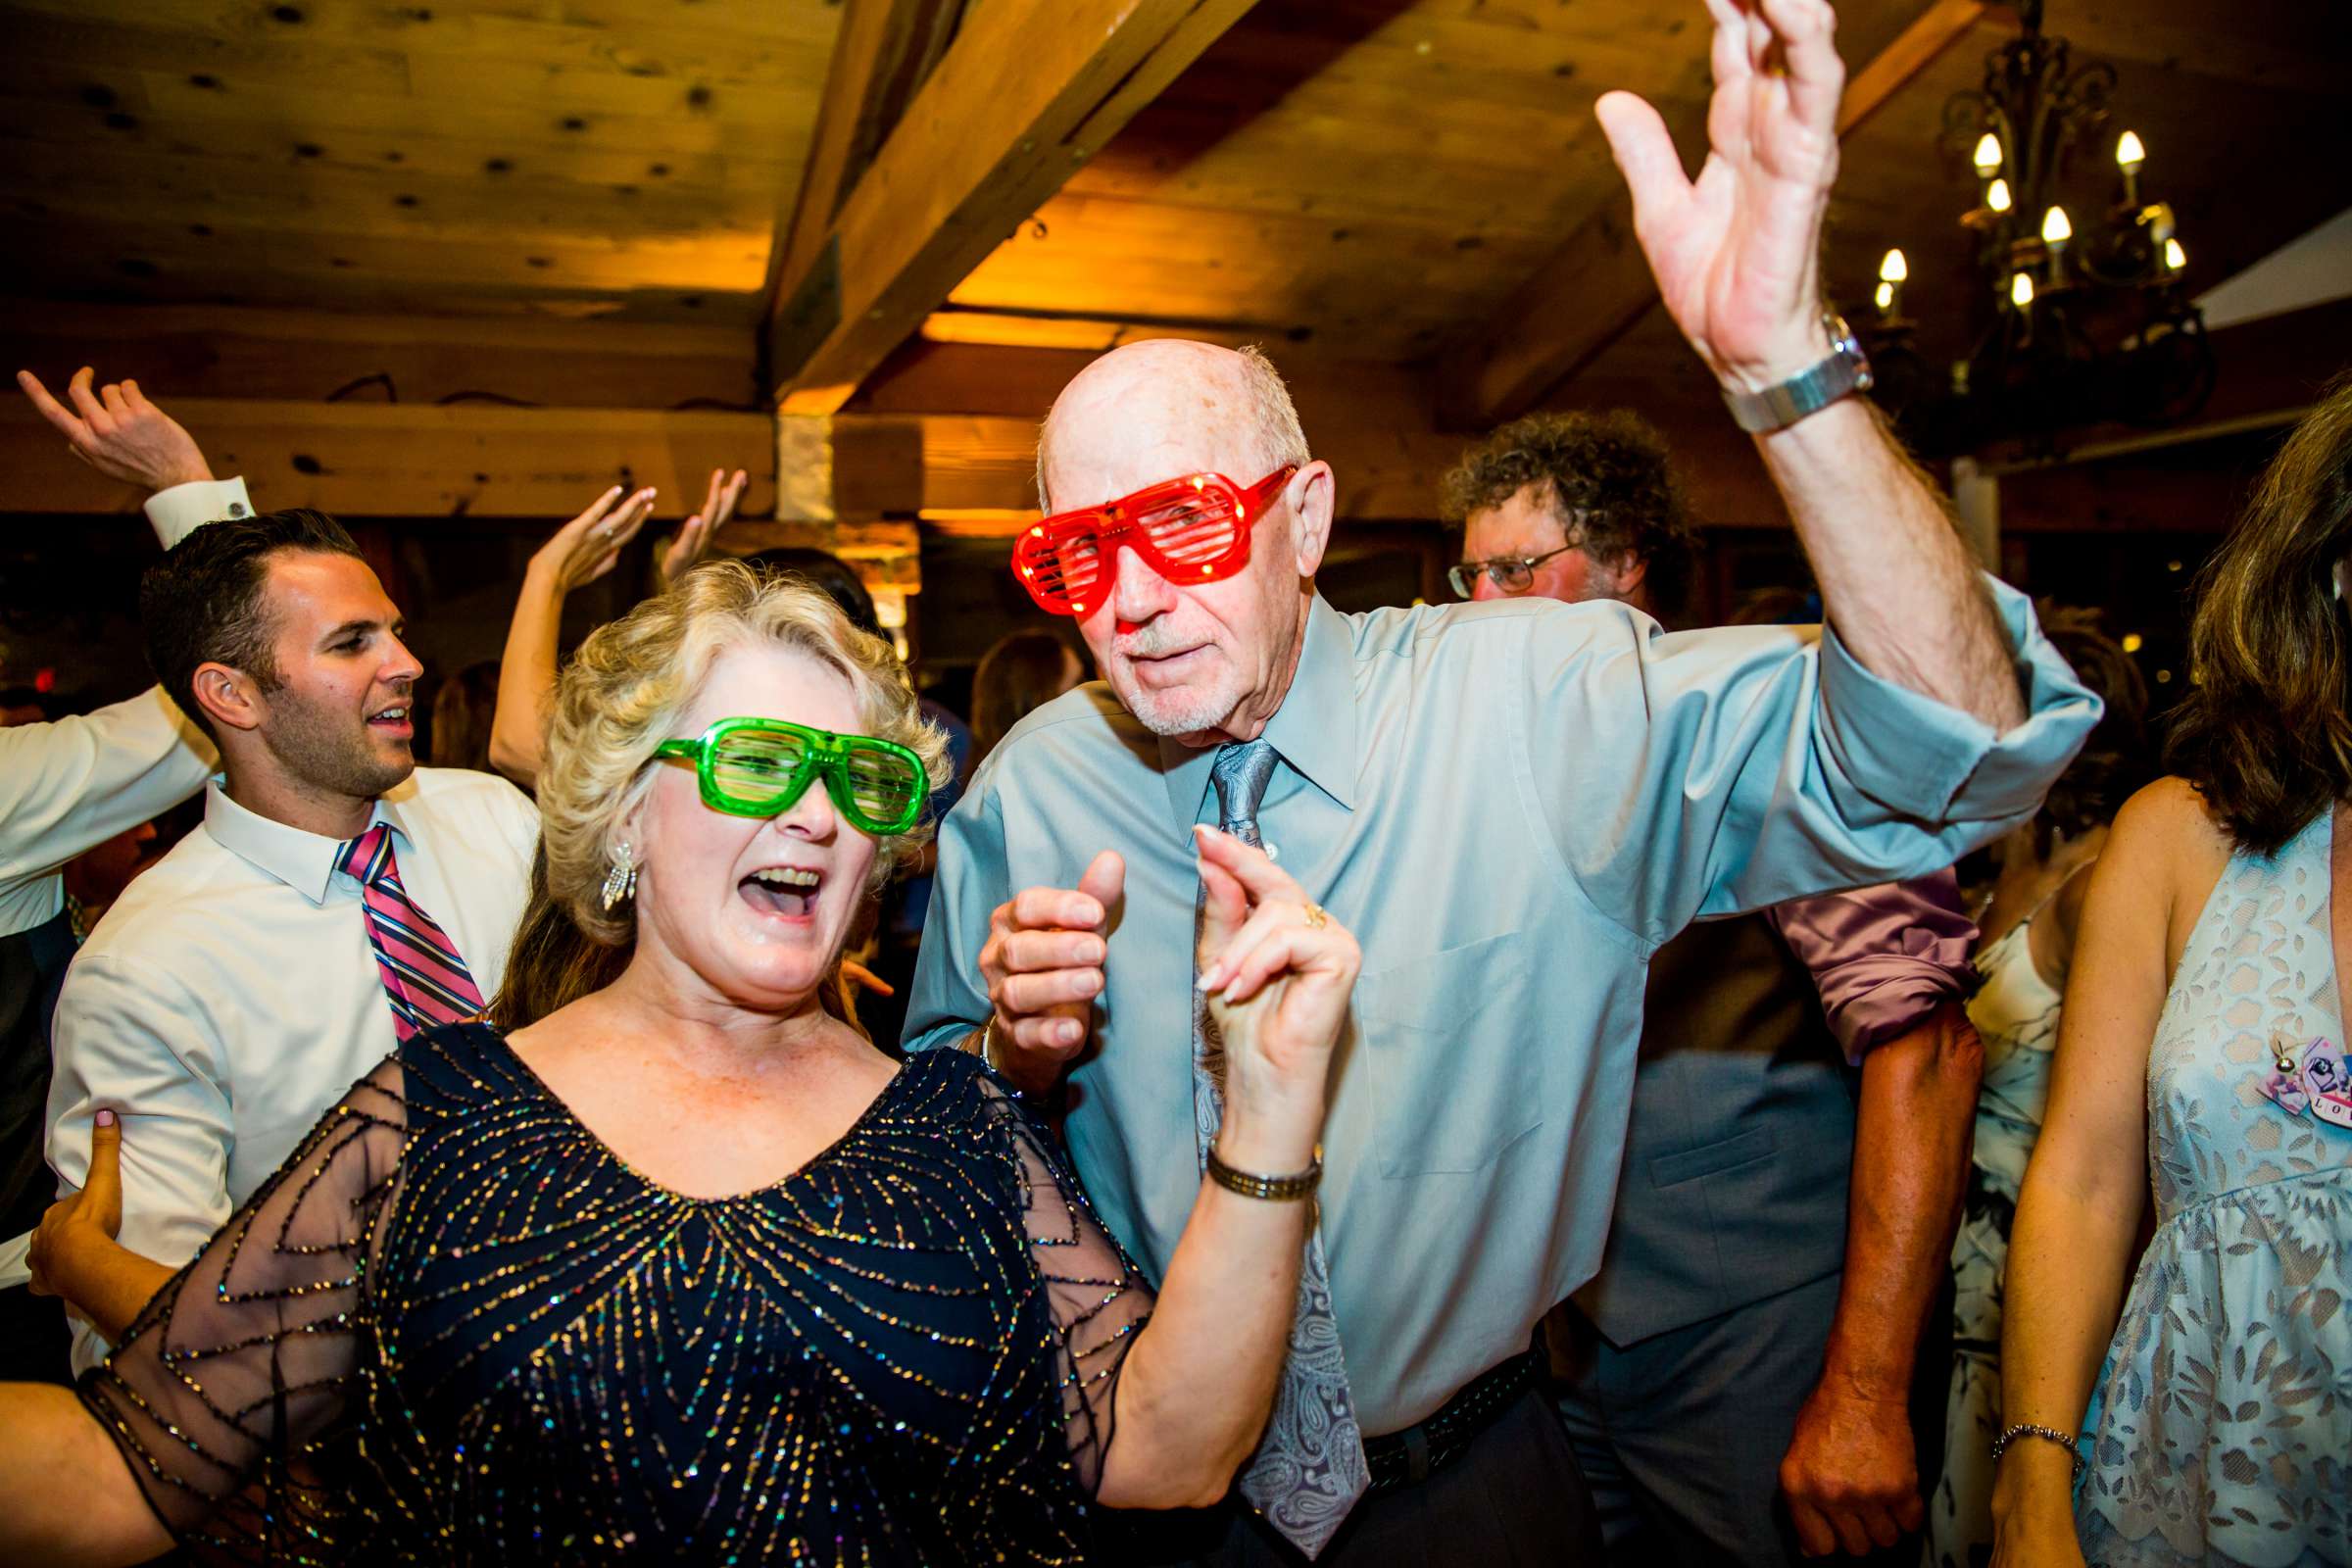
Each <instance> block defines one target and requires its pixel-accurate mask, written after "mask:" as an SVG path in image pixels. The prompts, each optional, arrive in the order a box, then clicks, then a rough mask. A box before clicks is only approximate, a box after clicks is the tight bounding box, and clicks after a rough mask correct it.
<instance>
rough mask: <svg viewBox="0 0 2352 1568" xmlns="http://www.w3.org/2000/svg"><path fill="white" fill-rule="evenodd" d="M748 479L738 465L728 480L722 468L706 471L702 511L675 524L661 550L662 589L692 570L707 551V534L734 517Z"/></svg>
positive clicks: (709, 539)
mask: <svg viewBox="0 0 2352 1568" xmlns="http://www.w3.org/2000/svg"><path fill="white" fill-rule="evenodd" d="M749 482H750V480H749V478H748V476H747V475H746V474H745V473H744V471H743V470H742V469H741V468H737V469H736V470H735V477H733V478H732V479H730V478H728V477H727V470H726V469H724V468H712V469H711V488H710V490H709V491H708V492H707V493H705V495H704V496H703V510H702V511H700V512H698V513H696V514H695V515H693V516H691V517H688V518H687V519H686V520H685V521H684V522H681V523H679V524H678V531H677V533H676V534H675V535H674V536H672V538H671V539H670V541H669V543H668V545H667V546H666V547H665V548H664V549H663V550H662V563H661V573H662V587H663V588H665V589H666V588H667V587H668V586H669V585H670V584H671V583H673V582H676V581H677V580H678V579H679V578H680V577H683V576H684V575H686V573H687V572H689V571H691V570H693V569H694V567H695V565H696V564H698V563H700V562H701V561H702V559H703V557H704V556H706V555H708V554H709V553H710V550H711V536H712V535H713V534H715V533H717V532H718V530H719V529H721V528H724V527H725V526H726V525H727V523H728V522H729V521H730V520H731V519H732V518H733V517H734V515H735V508H736V506H737V505H738V504H739V503H740V502H741V501H742V500H743V488H744V486H745V485H746V484H747V483H749Z"/></svg>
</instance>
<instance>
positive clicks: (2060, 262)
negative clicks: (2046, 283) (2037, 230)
mask: <svg viewBox="0 0 2352 1568" xmlns="http://www.w3.org/2000/svg"><path fill="white" fill-rule="evenodd" d="M2074 237H2075V225H2074V224H2073V223H2072V222H2070V221H2068V220H2067V216H2066V209H2065V208H2063V207H2053V208H2051V209H2050V210H2049V211H2048V212H2046V213H2043V214H2042V215H2041V243H2042V245H2043V247H2044V249H2045V250H2046V251H2047V252H2048V255H2049V259H2050V281H2051V282H2052V283H2057V282H2059V281H2061V279H2062V274H2063V273H2064V271H2065V268H2066V242H2067V241H2068V240H2070V239H2073V238H2074Z"/></svg>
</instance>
